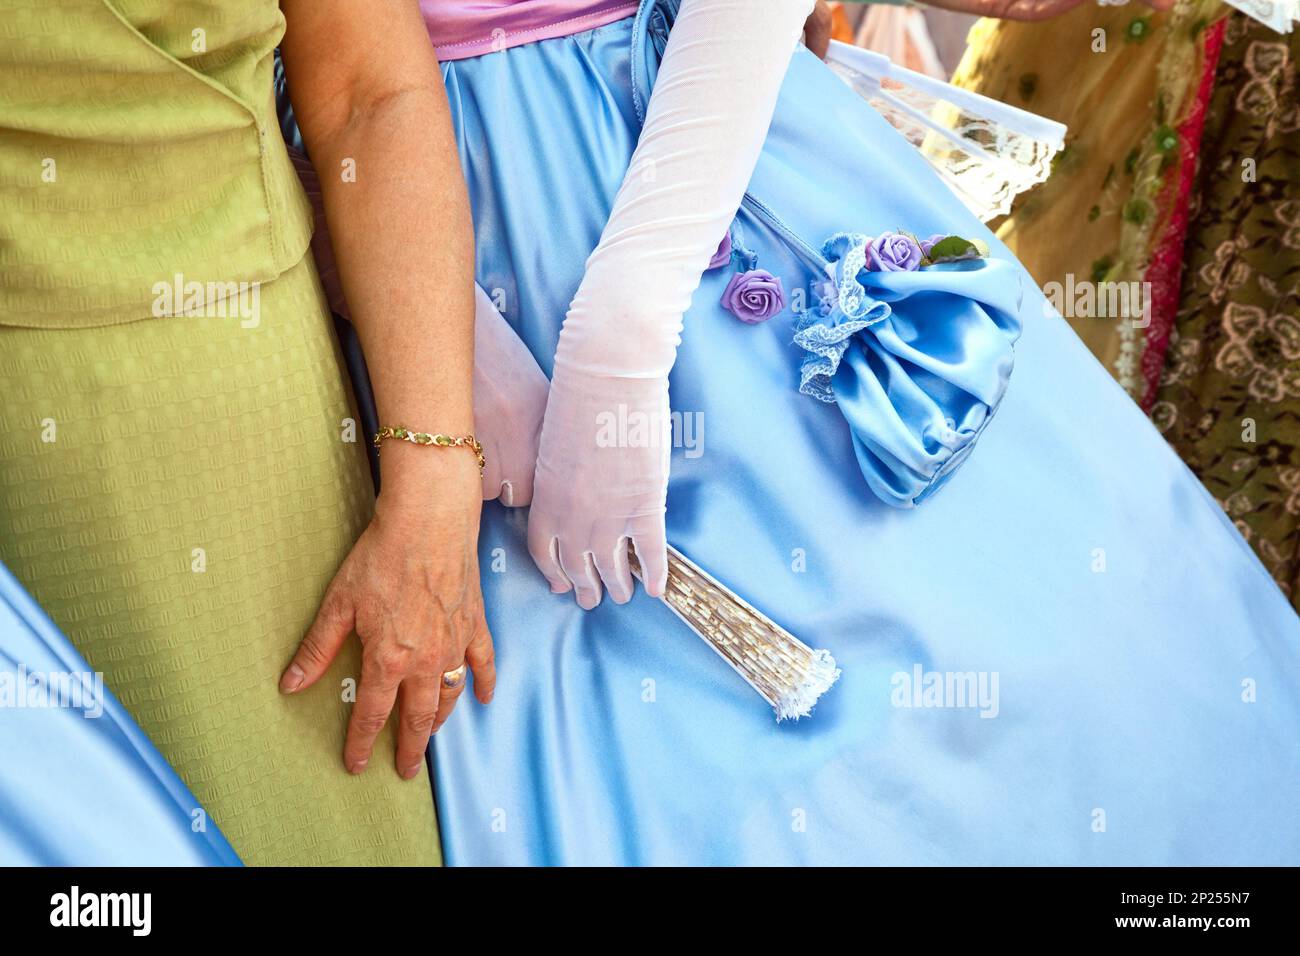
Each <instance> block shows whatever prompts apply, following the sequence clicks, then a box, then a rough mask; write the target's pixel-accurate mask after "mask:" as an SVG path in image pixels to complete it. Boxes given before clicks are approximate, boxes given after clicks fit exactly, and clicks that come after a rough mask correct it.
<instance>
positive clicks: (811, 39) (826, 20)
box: [803, 0, 831, 60]
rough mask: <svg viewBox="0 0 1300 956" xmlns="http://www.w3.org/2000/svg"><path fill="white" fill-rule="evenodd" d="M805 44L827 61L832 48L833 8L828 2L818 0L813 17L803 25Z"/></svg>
mask: <svg viewBox="0 0 1300 956" xmlns="http://www.w3.org/2000/svg"><path fill="white" fill-rule="evenodd" d="M803 42H804V46H806V47H808V49H810V50H812V51H813V52H814V53H816V54H817V56H819V57H820V58H821V59H823V60H824V59H826V54H827V53H828V52H829V51H830V48H831V7H830V4H829V3H827V2H826V0H817V6H816V7H814V8H813V12H812V16H810V17H809V18H808V22H807V23H805V24H804V25H803Z"/></svg>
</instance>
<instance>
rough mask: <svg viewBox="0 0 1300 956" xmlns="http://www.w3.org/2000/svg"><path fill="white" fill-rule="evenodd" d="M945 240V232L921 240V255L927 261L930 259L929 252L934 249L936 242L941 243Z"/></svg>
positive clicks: (946, 236)
mask: <svg viewBox="0 0 1300 956" xmlns="http://www.w3.org/2000/svg"><path fill="white" fill-rule="evenodd" d="M947 238H948V234H947V233H946V232H936V233H935V234H934V235H933V236H931V237H930V238H929V239H922V240H921V255H923V256H925V257H926V258H927V259H928V258H930V250H931V249H933V248H934V244H935V243H936V242H941V241H943V240H944V239H947Z"/></svg>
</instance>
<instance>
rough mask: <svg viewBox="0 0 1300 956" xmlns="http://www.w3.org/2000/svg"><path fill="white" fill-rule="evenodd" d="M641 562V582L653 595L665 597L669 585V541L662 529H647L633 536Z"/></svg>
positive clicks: (646, 591) (633, 544) (647, 591)
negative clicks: (665, 590)
mask: <svg viewBox="0 0 1300 956" xmlns="http://www.w3.org/2000/svg"><path fill="white" fill-rule="evenodd" d="M632 546H633V547H634V548H636V557H637V560H638V561H639V562H640V563H641V584H642V586H643V587H645V593H646V594H648V595H650V596H651V597H663V595H664V588H666V587H667V586H668V543H667V541H666V540H665V539H664V535H663V532H661V531H653V530H652V531H647V532H643V533H641V534H636V535H634V536H633V537H632Z"/></svg>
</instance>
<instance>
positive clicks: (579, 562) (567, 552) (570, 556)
mask: <svg viewBox="0 0 1300 956" xmlns="http://www.w3.org/2000/svg"><path fill="white" fill-rule="evenodd" d="M560 567H562V568H563V569H564V576H565V577H567V578H568V579H569V580H570V581H572V582H573V589H574V591H575V592H576V593H575V594H574V597H575V598H577V601H578V607H580V608H582V609H583V610H584V611H590V610H591V609H592V608H594V607H595V606H596V605H597V604H599V603H600V595H601V591H602V588H601V585H600V575H599V574H597V573H596V562H595V561H593V560H592V558H591V552H590V551H584V550H581V548H580V547H579V546H578V545H573V546H570V547H567V548H566V547H565V545H564V542H563V541H561V542H560Z"/></svg>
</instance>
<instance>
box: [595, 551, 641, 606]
mask: <svg viewBox="0 0 1300 956" xmlns="http://www.w3.org/2000/svg"><path fill="white" fill-rule="evenodd" d="M628 543H629V541H628V538H627V536H626V535H622V534H619V535H617V536H615V537H614V538H612V539H609V538H607V539H605V540H604V541H600V542H597V544H596V546H595V547H594V548H593V549H592V556H593V558H594V559H595V562H596V570H597V571H599V572H600V579H601V580H602V581H604V582H605V588H606V589H607V590H608V591H609V596H610V597H611V598H613V599H614V603H615V604H626V603H627V602H628V601H630V600H632V588H633V584H632V568H631V565H630V564H629V562H628V559H627V547H628Z"/></svg>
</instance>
